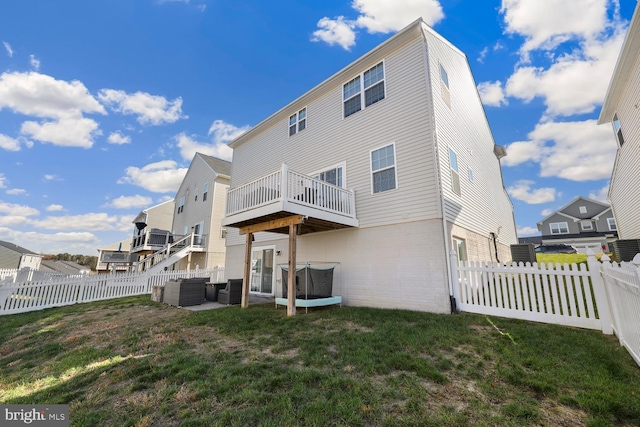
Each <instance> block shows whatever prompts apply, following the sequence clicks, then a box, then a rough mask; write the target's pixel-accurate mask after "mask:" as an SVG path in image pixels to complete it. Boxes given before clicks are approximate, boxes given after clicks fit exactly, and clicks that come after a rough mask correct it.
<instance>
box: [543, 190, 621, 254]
mask: <svg viewBox="0 0 640 427" xmlns="http://www.w3.org/2000/svg"><path fill="white" fill-rule="evenodd" d="M538 230H540V232H541V233H542V244H554V243H564V244H566V245H571V246H573V247H575V248H576V249H577V250H578V252H580V253H586V251H587V249H592V250H593V251H594V252H610V251H612V250H613V247H609V245H610V244H611V243H613V241H614V240H616V239H617V237H618V232H617V230H616V221H615V219H614V217H613V212H612V211H611V206H610V205H609V204H608V203H604V202H599V201H597V200H592V199H588V198H586V197H582V196H579V197H576V198H575V199H573V200H572V201H571V202H569V203H568V204H566V205H565V206H563V207H562V208H560V209H558V210H557V211H555V212H553V213H552V214H550V215H548V216H547V217H546V218H544V219H543V220H542V221H540V222H538Z"/></svg>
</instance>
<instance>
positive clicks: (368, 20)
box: [351, 0, 444, 33]
mask: <svg viewBox="0 0 640 427" xmlns="http://www.w3.org/2000/svg"><path fill="white" fill-rule="evenodd" d="M351 7H353V8H354V9H355V10H356V11H357V12H359V13H360V16H358V18H357V19H356V25H357V26H358V27H361V28H366V29H367V31H368V32H370V33H390V32H392V31H398V30H400V29H402V28H404V27H406V26H407V25H409V24H410V23H411V22H413V21H415V20H416V19H418V18H420V17H422V19H424V21H425V22H426V23H427V24H429V25H431V26H433V25H435V24H436V23H437V22H439V21H440V20H441V19H442V18H444V13H442V6H440V2H439V1H438V0H396V1H388V0H353V3H351Z"/></svg>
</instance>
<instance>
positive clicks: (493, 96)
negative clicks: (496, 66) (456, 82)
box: [478, 81, 509, 107]
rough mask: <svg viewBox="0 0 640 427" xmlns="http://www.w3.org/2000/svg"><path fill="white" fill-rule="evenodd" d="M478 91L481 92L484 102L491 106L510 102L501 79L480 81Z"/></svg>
mask: <svg viewBox="0 0 640 427" xmlns="http://www.w3.org/2000/svg"><path fill="white" fill-rule="evenodd" d="M478 93H479V94H480V98H481V99H482V103H483V104H484V105H488V106H490V107H499V106H501V105H507V104H508V103H509V102H508V101H507V99H506V98H505V96H504V89H503V88H502V82H501V81H495V82H493V83H491V82H482V83H480V84H479V85H478Z"/></svg>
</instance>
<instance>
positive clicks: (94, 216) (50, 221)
mask: <svg viewBox="0 0 640 427" xmlns="http://www.w3.org/2000/svg"><path fill="white" fill-rule="evenodd" d="M29 222H30V224H32V225H33V226H35V227H38V228H42V229H45V230H70V229H71V230H72V229H79V230H92V231H100V230H115V229H116V227H115V225H116V224H117V223H118V217H117V216H109V215H108V214H106V213H102V212H100V213H93V212H92V213H87V214H82V215H65V216H49V217H46V218H44V219H34V220H31V221H29Z"/></svg>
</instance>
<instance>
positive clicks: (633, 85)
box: [598, 5, 640, 239]
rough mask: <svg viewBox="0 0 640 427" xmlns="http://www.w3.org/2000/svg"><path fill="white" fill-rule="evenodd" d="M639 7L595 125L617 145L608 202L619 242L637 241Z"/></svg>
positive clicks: (639, 231)
mask: <svg viewBox="0 0 640 427" xmlns="http://www.w3.org/2000/svg"><path fill="white" fill-rule="evenodd" d="M639 10H640V8H639V6H637V5H636V9H635V12H634V14H633V18H632V19H631V24H630V25H629V29H628V31H627V35H626V37H625V40H624V43H623V45H622V49H621V51H620V55H619V57H618V62H617V63H616V67H615V69H614V72H613V76H612V77H611V82H610V83H609V89H608V90H607V95H606V97H605V100H604V104H603V105H602V110H601V112H600V118H599V121H598V123H599V124H603V123H610V124H611V126H612V129H613V132H614V134H615V137H616V141H617V142H618V151H617V153H616V160H615V164H614V167H613V173H612V175H611V184H610V187H609V200H610V201H611V206H612V208H613V214H614V217H615V222H616V224H617V227H618V235H619V237H620V239H640V173H638V171H639V170H640V126H638V124H639V123H640V108H639V105H640V104H639V99H640V16H639V14H640V11H639Z"/></svg>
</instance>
